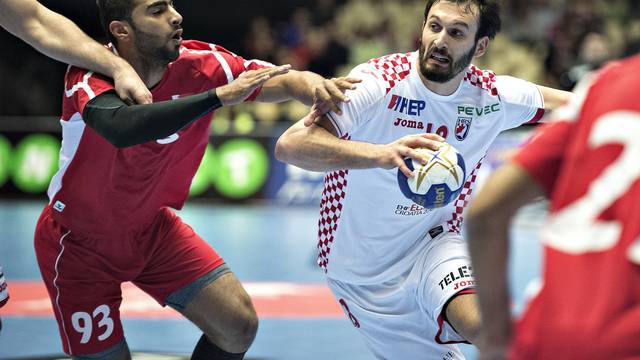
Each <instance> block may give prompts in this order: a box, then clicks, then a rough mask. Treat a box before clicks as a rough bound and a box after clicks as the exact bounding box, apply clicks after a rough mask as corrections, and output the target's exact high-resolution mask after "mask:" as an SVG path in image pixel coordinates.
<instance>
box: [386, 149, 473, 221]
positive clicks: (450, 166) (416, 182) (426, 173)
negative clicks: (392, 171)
mask: <svg viewBox="0 0 640 360" xmlns="http://www.w3.org/2000/svg"><path fill="white" fill-rule="evenodd" d="M416 150H417V151H419V152H421V153H422V154H424V155H425V156H426V158H427V159H428V162H427V163H426V164H425V165H423V164H421V163H420V162H418V161H416V160H413V159H411V158H405V159H404V162H405V164H407V166H408V167H409V169H410V170H411V171H412V172H413V175H414V177H412V178H408V177H407V176H406V175H405V174H403V173H402V171H400V169H398V184H399V185H400V190H402V193H403V194H404V196H406V197H407V198H409V199H410V200H412V201H413V202H415V203H416V204H418V205H420V206H422V207H425V208H427V209H435V208H439V207H442V206H445V205H447V204H449V203H450V202H451V201H453V200H454V199H455V198H456V197H458V195H460V192H461V191H462V187H463V185H464V181H465V178H466V168H465V165H464V159H463V158H462V155H460V153H459V152H458V150H456V148H454V147H453V146H451V145H449V144H447V143H442V146H441V147H440V149H438V150H430V149H424V148H419V149H416Z"/></svg>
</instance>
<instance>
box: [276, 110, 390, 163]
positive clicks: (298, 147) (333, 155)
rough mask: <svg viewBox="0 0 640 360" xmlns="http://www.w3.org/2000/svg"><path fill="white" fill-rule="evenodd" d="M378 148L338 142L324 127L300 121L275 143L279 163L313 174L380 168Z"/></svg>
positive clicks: (359, 143)
mask: <svg viewBox="0 0 640 360" xmlns="http://www.w3.org/2000/svg"><path fill="white" fill-rule="evenodd" d="M379 150H380V149H379V145H375V144H370V143H365V142H359V141H350V140H343V139H339V138H337V137H336V136H334V135H333V134H331V133H330V132H328V131H327V130H325V129H324V128H322V127H320V126H317V125H312V126H310V127H305V126H304V125H303V124H302V122H301V121H300V122H299V123H297V124H296V125H294V126H292V127H291V128H290V129H289V130H287V131H286V132H285V133H284V134H282V136H281V137H280V139H278V142H277V144H276V149H275V156H276V158H277V159H278V160H280V161H283V162H286V163H289V164H291V165H295V166H297V167H300V168H303V169H306V170H311V171H332V170H341V169H368V168H375V167H378V166H379V161H378V159H379V156H378V155H377V154H378V153H379Z"/></svg>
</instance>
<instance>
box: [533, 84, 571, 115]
mask: <svg viewBox="0 0 640 360" xmlns="http://www.w3.org/2000/svg"><path fill="white" fill-rule="evenodd" d="M538 90H540V94H542V98H543V99H544V109H545V110H555V109H557V108H559V107H560V106H562V105H564V104H566V103H568V102H569V100H570V99H571V96H572V94H571V93H570V92H568V91H563V90H558V89H554V88H550V87H546V86H540V85H538Z"/></svg>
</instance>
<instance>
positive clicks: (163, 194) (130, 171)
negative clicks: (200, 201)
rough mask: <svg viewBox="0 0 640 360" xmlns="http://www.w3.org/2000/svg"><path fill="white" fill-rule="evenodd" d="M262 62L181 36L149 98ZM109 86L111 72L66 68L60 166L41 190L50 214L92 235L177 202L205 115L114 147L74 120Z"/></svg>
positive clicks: (176, 93) (145, 218)
mask: <svg viewBox="0 0 640 360" xmlns="http://www.w3.org/2000/svg"><path fill="white" fill-rule="evenodd" d="M268 66H272V65H271V64H268V63H265V62H261V61H256V60H252V61H246V60H244V59H243V58H242V57H240V56H237V55H235V54H233V53H231V52H230V51H227V50H226V49H224V48H222V47H220V46H216V45H213V44H208V43H203V42H199V41H184V42H183V45H182V46H181V48H180V56H179V58H178V59H177V60H176V61H174V62H172V63H171V64H169V66H168V68H167V71H166V72H165V74H164V77H163V78H162V80H161V81H160V83H158V84H157V85H156V86H155V87H154V88H153V89H152V90H151V91H152V95H153V100H154V102H158V101H165V100H171V99H176V98H179V97H184V96H188V95H193V94H197V93H200V92H203V91H206V90H209V89H212V88H215V87H218V86H222V85H226V84H227V83H229V82H231V81H233V80H234V79H235V78H237V76H238V75H240V74H241V73H242V72H244V71H245V70H255V69H259V68H263V67H268ZM113 89H114V86H113V82H112V80H111V79H107V78H104V77H102V76H100V75H97V74H94V73H92V72H90V71H87V70H83V69H78V68H75V67H71V68H69V70H68V72H67V74H66V77H65V95H64V97H63V104H62V118H61V121H60V122H61V124H62V138H63V142H62V149H61V151H60V170H59V171H58V172H57V174H56V175H55V176H54V177H53V179H52V181H51V184H50V185H49V190H48V195H49V199H50V203H51V206H52V207H53V209H54V212H53V213H54V216H55V218H56V220H57V221H58V222H59V223H61V224H62V225H63V226H65V227H66V228H68V229H70V230H72V231H74V232H79V233H83V234H86V235H89V236H92V237H100V236H111V237H112V236H114V235H117V234H122V233H123V232H126V231H138V230H140V228H141V227H143V226H144V225H146V224H147V223H148V222H150V221H151V220H152V218H153V216H154V215H155V214H156V212H157V211H158V209H160V208H162V207H165V206H168V207H172V208H175V209H180V208H181V207H182V206H183V204H184V202H185V200H186V198H187V195H188V192H189V186H190V184H191V180H192V178H193V176H194V175H195V172H196V170H197V169H198V166H199V164H200V161H201V160H202V156H203V155H204V151H205V148H206V145H207V143H208V139H209V125H210V122H211V114H206V115H204V116H203V117H202V118H200V119H198V120H196V121H194V122H193V123H191V124H190V125H189V126H187V127H185V128H183V129H181V130H180V131H178V132H177V133H175V134H173V135H171V136H169V137H167V138H165V139H158V140H156V141H151V142H148V143H146V144H141V145H136V146H131V147H127V148H123V149H118V148H116V147H114V146H113V145H111V144H110V143H109V142H107V140H105V139H104V138H102V137H101V136H100V135H98V134H97V133H96V132H95V131H93V130H92V129H91V128H89V127H88V126H86V125H85V123H84V121H83V120H82V113H83V111H84V107H85V105H86V104H87V102H88V101H90V100H91V99H93V98H94V97H95V96H98V95H100V94H101V93H104V92H106V91H110V90H113ZM258 92H259V89H258V90H256V91H255V92H254V93H253V94H252V95H251V96H250V97H249V98H248V100H253V99H255V97H256V96H257V95H258Z"/></svg>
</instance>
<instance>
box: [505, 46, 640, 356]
mask: <svg viewBox="0 0 640 360" xmlns="http://www.w3.org/2000/svg"><path fill="white" fill-rule="evenodd" d="M638 94H640V56H636V57H633V58H630V59H627V60H625V61H623V62H619V63H615V64H612V65H610V66H608V67H607V68H606V69H604V70H603V71H601V72H600V73H599V74H598V75H595V76H593V79H592V80H590V81H588V84H584V85H580V86H579V89H578V90H577V91H576V96H575V98H574V99H573V101H572V103H571V104H569V105H568V106H567V107H565V108H564V109H562V110H558V111H557V113H556V114H555V117H556V118H557V121H554V122H551V123H550V124H549V125H548V126H546V129H545V130H543V131H542V132H541V133H540V134H539V135H538V136H537V137H535V138H534V139H533V140H532V142H531V143H530V144H529V145H527V146H526V147H525V148H524V149H523V150H522V151H521V152H520V153H519V154H518V155H517V157H516V162H517V163H519V164H520V165H522V166H523V167H524V168H525V169H526V170H527V171H528V172H529V173H530V174H531V175H532V177H533V178H534V179H535V180H536V181H537V182H538V183H539V184H540V185H541V186H542V187H543V188H544V189H545V190H546V192H547V195H548V196H549V198H550V199H551V206H550V214H549V216H548V219H547V221H546V222H545V225H543V229H542V232H541V237H542V240H543V241H544V247H545V251H544V254H545V264H544V277H543V287H542V289H541V291H540V293H539V294H538V295H537V296H536V297H535V298H534V299H533V300H532V302H531V303H530V305H529V307H528V309H527V311H526V312H525V315H524V317H523V318H522V319H521V320H520V322H519V324H518V325H517V327H516V329H517V330H516V336H515V341H514V345H513V347H512V353H511V358H512V359H545V360H546V359H616V360H622V359H640V100H639V99H640V98H639V97H638V96H639V95H638Z"/></svg>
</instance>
